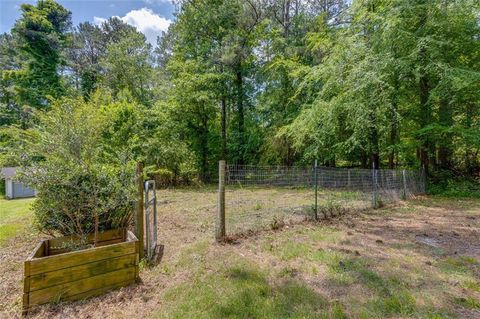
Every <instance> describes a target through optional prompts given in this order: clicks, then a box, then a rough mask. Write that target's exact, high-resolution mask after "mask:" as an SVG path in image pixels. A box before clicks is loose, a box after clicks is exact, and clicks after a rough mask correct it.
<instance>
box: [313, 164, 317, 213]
mask: <svg viewBox="0 0 480 319" xmlns="http://www.w3.org/2000/svg"><path fill="white" fill-rule="evenodd" d="M317 168H318V165H317V160H315V167H314V170H315V172H314V180H315V220H318V205H317V204H318V173H317V171H318V169H317Z"/></svg>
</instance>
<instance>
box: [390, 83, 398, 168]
mask: <svg viewBox="0 0 480 319" xmlns="http://www.w3.org/2000/svg"><path fill="white" fill-rule="evenodd" d="M398 87H399V83H398V76H397V75H396V74H395V75H394V79H393V94H392V109H391V118H390V123H391V124H390V140H389V144H390V153H389V154H388V167H389V168H390V169H394V168H395V146H396V145H397V142H398V135H399V134H398V127H399V125H398V116H397V113H398V95H399V92H398V90H399V88H398Z"/></svg>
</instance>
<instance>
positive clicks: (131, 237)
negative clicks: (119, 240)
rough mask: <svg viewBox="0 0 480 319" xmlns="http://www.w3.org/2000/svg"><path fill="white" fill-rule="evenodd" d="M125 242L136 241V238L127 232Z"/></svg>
mask: <svg viewBox="0 0 480 319" xmlns="http://www.w3.org/2000/svg"><path fill="white" fill-rule="evenodd" d="M126 235H127V236H126V241H136V240H138V239H137V236H135V234H134V233H132V232H131V231H127V234H126Z"/></svg>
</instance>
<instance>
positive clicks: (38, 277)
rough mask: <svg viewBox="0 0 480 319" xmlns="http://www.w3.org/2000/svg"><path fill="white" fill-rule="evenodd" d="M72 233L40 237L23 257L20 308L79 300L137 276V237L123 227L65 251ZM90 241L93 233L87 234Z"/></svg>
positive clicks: (127, 281)
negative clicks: (29, 253)
mask: <svg viewBox="0 0 480 319" xmlns="http://www.w3.org/2000/svg"><path fill="white" fill-rule="evenodd" d="M75 241H78V239H77V238H76V237H61V238H54V239H49V240H44V241H42V242H41V243H40V244H38V246H37V247H36V248H35V251H34V252H33V253H32V254H31V255H30V256H29V257H28V258H27V260H26V261H25V263H24V265H25V275H24V290H23V292H24V293H23V309H24V313H26V312H27V311H28V309H29V308H30V307H31V306H33V305H41V304H45V303H48V302H52V301H53V302H58V301H66V300H79V299H85V298H88V297H92V296H96V295H100V294H103V293H105V292H106V291H108V290H111V289H116V288H119V287H123V286H127V285H130V284H132V283H133V282H135V281H136V280H137V279H138V252H139V245H138V239H137V238H136V237H135V235H134V234H133V233H132V232H130V231H128V230H126V229H116V230H109V231H105V232H102V233H99V234H98V239H97V246H96V247H94V248H86V249H83V250H76V251H69V250H68V249H67V248H66V247H68V245H69V244H70V245H71V244H72V242H75ZM88 242H89V243H93V235H90V236H89V237H88Z"/></svg>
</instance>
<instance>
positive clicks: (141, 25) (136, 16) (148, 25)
mask: <svg viewBox="0 0 480 319" xmlns="http://www.w3.org/2000/svg"><path fill="white" fill-rule="evenodd" d="M36 2H37V1H36V0H0V33H4V32H10V29H11V28H12V27H13V25H14V24H15V21H16V20H17V19H18V18H19V17H20V15H21V12H20V5H21V4H22V3H30V4H35V3H36ZM57 2H58V3H60V4H61V5H62V6H64V7H65V8H67V9H68V10H70V11H71V12H72V23H73V25H74V26H76V25H78V24H79V23H80V22H85V21H90V22H92V23H97V24H99V23H101V22H102V21H103V20H104V19H108V18H109V17H112V16H117V17H120V18H121V19H122V20H123V21H124V22H126V23H128V24H130V25H132V26H134V27H136V28H137V30H138V31H140V32H142V33H143V34H145V36H146V37H147V40H148V41H149V42H150V43H152V44H153V45H155V44H156V38H157V35H161V32H162V31H166V30H167V28H168V26H169V25H170V23H171V22H172V19H173V12H174V6H173V5H172V3H171V0H133V1H132V0H57Z"/></svg>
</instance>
